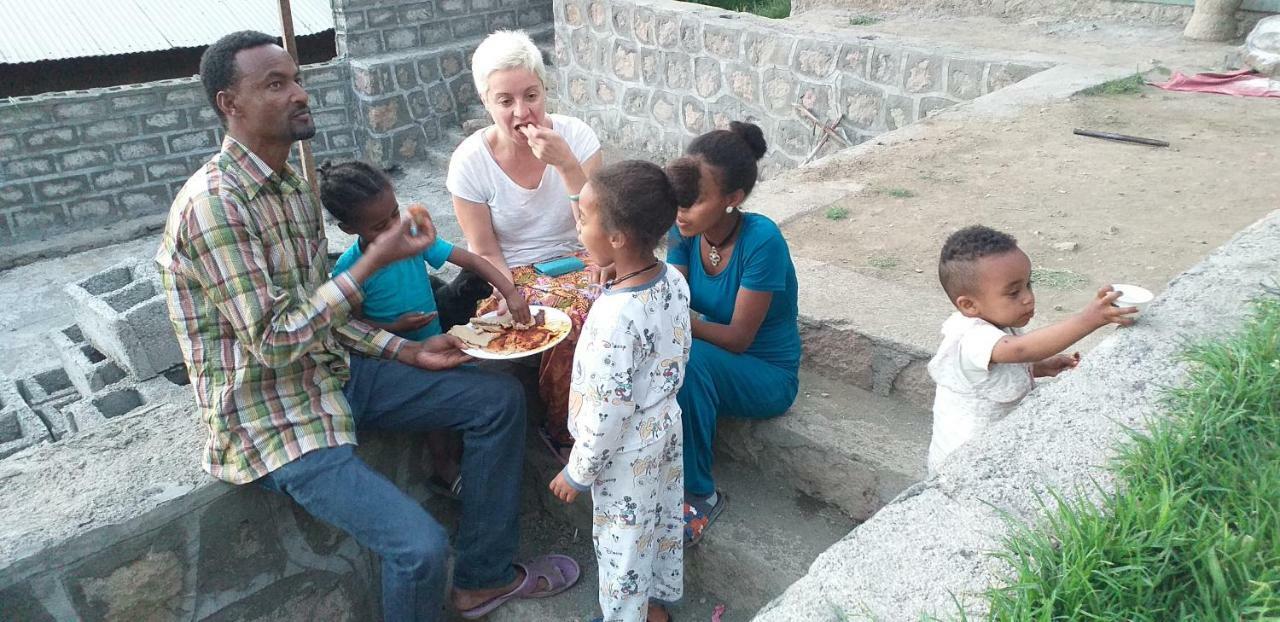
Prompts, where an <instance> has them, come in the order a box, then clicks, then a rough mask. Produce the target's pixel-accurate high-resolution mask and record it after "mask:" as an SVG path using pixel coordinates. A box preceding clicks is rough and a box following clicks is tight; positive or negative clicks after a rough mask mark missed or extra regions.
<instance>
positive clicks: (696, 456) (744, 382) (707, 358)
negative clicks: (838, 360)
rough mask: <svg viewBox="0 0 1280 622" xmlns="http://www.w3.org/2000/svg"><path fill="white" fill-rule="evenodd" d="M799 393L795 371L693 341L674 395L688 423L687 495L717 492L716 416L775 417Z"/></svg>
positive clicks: (685, 424) (686, 436)
mask: <svg viewBox="0 0 1280 622" xmlns="http://www.w3.org/2000/svg"><path fill="white" fill-rule="evenodd" d="M799 391H800V378H799V376H797V375H796V372H794V371H789V370H786V369H783V368H781V367H775V366H773V365H770V364H769V363H766V362H764V361H762V360H760V359H758V358H755V357H753V356H747V355H745V354H734V353H732V352H729V351H728V350H725V349H724V348H721V347H719V346H716V345H713V344H711V343H709V342H706V341H703V340H701V339H694V340H693V348H692V350H690V352H689V363H688V365H686V366H685V373H684V384H683V385H681V386H680V392H679V393H678V394H676V401H678V402H679V403H680V410H681V417H682V418H683V423H684V489H685V493H686V496H688V497H708V496H710V495H711V494H712V493H714V492H715V491H716V484H715V480H714V479H712V477H711V463H712V450H711V447H712V443H713V442H714V441H715V438H716V419H717V418H718V417H720V416H722V415H723V416H729V417H744V418H748V419H768V418H770V417H777V416H778V415H781V414H782V413H785V412H787V409H788V408H791V404H792V403H793V402H795V399H796V394H797V393H799Z"/></svg>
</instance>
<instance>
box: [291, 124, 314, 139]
mask: <svg viewBox="0 0 1280 622" xmlns="http://www.w3.org/2000/svg"><path fill="white" fill-rule="evenodd" d="M289 134H290V135H291V136H292V138H293V139H294V140H311V138H312V137H314V136H315V135H316V124H315V123H308V124H307V125H306V127H295V126H292V125H290V126H289Z"/></svg>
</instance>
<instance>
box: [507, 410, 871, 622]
mask: <svg viewBox="0 0 1280 622" xmlns="http://www.w3.org/2000/svg"><path fill="white" fill-rule="evenodd" d="M721 453H723V452H721ZM726 458H727V457H722V458H721V459H720V460H719V462H718V464H717V465H716V481H717V485H718V486H719V487H720V488H721V489H722V490H724V491H725V493H726V494H727V495H728V497H729V506H728V509H727V510H726V511H725V513H724V514H722V515H721V517H720V519H719V520H718V521H717V522H716V524H715V526H714V527H713V528H712V530H711V531H709V532H708V535H707V537H706V539H704V540H703V541H702V542H701V543H699V545H698V546H697V547H695V548H693V549H690V550H687V551H686V552H685V587H686V591H687V592H688V593H689V594H691V595H695V596H697V598H698V599H699V600H700V599H702V598H704V597H705V598H708V599H710V600H715V596H716V595H718V596H719V598H720V600H717V601H716V602H723V603H724V604H725V605H726V607H727V611H729V612H737V615H736V616H730V617H727V618H726V619H729V620H733V619H740V618H742V617H745V616H747V615H749V614H750V613H753V612H754V611H756V610H757V609H759V608H760V607H762V606H763V605H764V604H765V603H766V602H768V601H769V600H770V599H772V598H773V597H775V596H777V595H778V594H781V593H782V591H783V590H785V589H786V587H787V586H788V585H790V584H791V583H792V582H794V581H795V580H796V579H798V578H800V577H801V576H804V573H805V572H806V571H807V570H808V567H809V564H810V563H812V562H813V560H814V559H815V558H816V557H817V555H818V554H819V553H821V552H822V551H824V550H826V548H827V547H828V546H830V545H831V544H832V543H834V542H836V541H837V540H839V539H840V538H842V537H843V536H844V535H845V534H846V533H848V532H849V530H851V529H852V528H853V527H854V526H855V525H856V522H857V521H855V520H854V519H852V518H850V517H849V516H848V515H847V514H846V513H845V512H843V511H841V510H840V509H839V508H837V507H835V506H832V505H829V504H826V503H823V502H822V501H819V500H817V499H815V498H813V497H811V496H810V495H808V494H805V493H804V492H801V491H799V490H798V489H797V487H796V486H795V485H794V484H795V482H792V481H789V480H788V479H787V476H785V475H784V474H782V473H779V472H777V471H771V472H764V471H762V470H760V469H758V468H757V467H756V465H754V464H750V463H746V462H738V461H735V460H732V459H726ZM525 465H526V466H525V469H526V479H527V480H528V481H527V482H526V488H525V508H524V511H525V514H524V516H525V517H526V519H525V520H526V521H529V520H533V521H535V522H536V523H538V524H540V525H543V528H542V529H541V531H540V532H539V533H540V534H541V535H545V533H560V534H562V536H563V537H564V538H566V539H569V540H572V539H573V537H574V535H575V534H576V538H577V540H580V541H584V542H585V543H586V547H585V550H586V551H588V552H589V551H590V541H591V500H590V496H589V495H582V496H580V497H579V498H578V500H577V501H576V502H575V503H573V504H572V505H566V504H564V503H563V502H561V501H559V500H558V499H556V498H554V497H553V496H551V494H550V492H549V491H548V490H547V485H548V483H549V482H550V481H551V479H552V478H553V477H554V476H555V474H556V473H558V472H559V471H560V469H561V466H560V463H559V462H557V461H556V460H555V458H554V457H553V456H551V454H550V452H549V451H547V449H546V447H545V446H543V444H542V442H541V441H540V440H538V439H537V437H536V434H532V433H531V435H530V442H529V445H528V447H527V449H526V458H525ZM531 517H537V518H531ZM541 535H540V537H541ZM581 559H582V558H580V561H581ZM585 559H588V560H591V561H592V564H591V566H592V570H591V579H590V580H591V581H592V582H594V581H595V578H594V577H595V574H594V558H593V557H592V556H590V555H588V556H587V557H586V558H585ZM584 580H586V579H584ZM592 585H594V583H592ZM584 598H585V599H587V600H590V603H594V600H592V599H594V598H595V592H594V588H592V591H591V592H590V593H589V594H588V595H587V596H586V597H584ZM590 603H589V604H590ZM685 604H687V605H689V606H692V607H694V610H699V611H700V605H701V603H698V602H689V603H685ZM548 606H550V605H548ZM682 606H683V605H682ZM540 611H541V610H540ZM676 611H677V617H680V618H682V619H686V618H689V617H690V616H687V615H679V613H680V611H681V609H677V610H676ZM703 613H705V612H700V613H699V614H698V617H697V618H696V619H707V617H706V616H704V615H703ZM531 615H532V614H531ZM566 615H567V613H566ZM504 619H511V620H517V619H522V620H534V619H537V620H541V619H544V618H542V617H526V618H504ZM546 619H557V620H558V619H573V618H568V617H566V618H559V617H552V618H546ZM587 619H589V618H587Z"/></svg>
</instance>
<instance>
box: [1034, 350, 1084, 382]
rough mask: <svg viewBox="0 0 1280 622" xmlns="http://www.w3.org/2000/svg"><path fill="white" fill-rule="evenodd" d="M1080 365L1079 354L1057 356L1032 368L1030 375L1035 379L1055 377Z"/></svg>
mask: <svg viewBox="0 0 1280 622" xmlns="http://www.w3.org/2000/svg"><path fill="white" fill-rule="evenodd" d="M1079 364H1080V353H1079V352H1076V353H1074V354H1057V355H1054V356H1051V357H1049V358H1047V359H1045V360H1043V361H1040V362H1039V363H1036V364H1035V365H1033V366H1032V370H1031V373H1032V375H1034V376H1036V377H1038V378H1039V377H1049V378H1052V377H1054V376H1057V375H1058V374H1060V373H1062V372H1063V371H1065V370H1068V369H1075V367H1076V366H1077V365H1079Z"/></svg>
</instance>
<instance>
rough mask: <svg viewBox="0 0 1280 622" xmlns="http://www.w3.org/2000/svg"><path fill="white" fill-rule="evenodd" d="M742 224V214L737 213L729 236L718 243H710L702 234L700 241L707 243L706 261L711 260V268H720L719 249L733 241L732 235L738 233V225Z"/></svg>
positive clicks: (709, 239) (705, 235)
mask: <svg viewBox="0 0 1280 622" xmlns="http://www.w3.org/2000/svg"><path fill="white" fill-rule="evenodd" d="M740 224H742V213H741V212H739V213H738V219H737V220H735V221H734V222H733V229H731V230H730V231H729V235H726V236H724V239H723V240H721V241H720V242H712V241H711V238H709V237H707V234H705V233H704V234H702V239H704V240H706V241H707V246H710V247H711V252H709V253H707V259H709V260H711V267H712V268H719V267H720V247H721V246H724V245H725V244H728V243H729V241H730V240H732V239H733V234H735V233H737V232H738V225H740Z"/></svg>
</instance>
